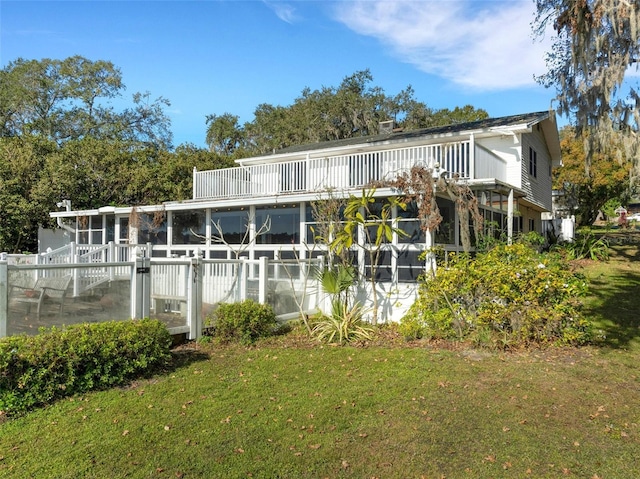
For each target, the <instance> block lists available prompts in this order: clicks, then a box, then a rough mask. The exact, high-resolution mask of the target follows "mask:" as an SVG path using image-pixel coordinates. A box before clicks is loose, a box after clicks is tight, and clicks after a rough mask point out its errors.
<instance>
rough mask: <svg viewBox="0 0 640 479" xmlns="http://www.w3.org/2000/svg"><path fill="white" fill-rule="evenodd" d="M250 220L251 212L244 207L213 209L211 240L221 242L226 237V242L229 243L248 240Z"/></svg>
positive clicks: (214, 242) (216, 242)
mask: <svg viewBox="0 0 640 479" xmlns="http://www.w3.org/2000/svg"><path fill="white" fill-rule="evenodd" d="M248 221H249V214H248V213H247V211H246V210H243V209H232V208H228V209H224V210H221V209H215V210H213V211H212V212H211V223H212V224H211V235H212V238H211V242H212V243H213V244H220V243H223V241H222V239H224V242H227V243H229V244H241V243H242V241H243V239H245V241H248V238H245V232H246V231H247V223H248ZM218 229H219V230H220V231H218ZM220 236H222V238H220ZM216 237H217V238H216Z"/></svg>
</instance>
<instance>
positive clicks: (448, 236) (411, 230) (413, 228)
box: [397, 198, 456, 244]
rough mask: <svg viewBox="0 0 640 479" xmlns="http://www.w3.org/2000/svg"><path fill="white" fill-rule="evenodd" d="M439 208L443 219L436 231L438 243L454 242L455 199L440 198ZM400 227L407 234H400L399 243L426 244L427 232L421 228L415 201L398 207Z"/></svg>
mask: <svg viewBox="0 0 640 479" xmlns="http://www.w3.org/2000/svg"><path fill="white" fill-rule="evenodd" d="M437 201H438V208H439V209H440V215H441V216H442V221H441V223H440V225H439V226H438V228H437V229H436V231H435V242H436V243H438V244H454V241H455V220H456V215H455V207H454V204H453V201H450V200H445V199H443V198H438V200H437ZM397 218H398V228H400V229H401V230H403V231H404V232H405V233H406V236H399V237H398V242H399V243H411V244H424V243H425V241H426V235H425V232H424V231H422V229H421V228H420V220H419V219H418V206H417V205H416V203H415V202H413V201H412V202H410V203H408V204H407V208H406V209H405V210H402V209H400V208H398V214H397Z"/></svg>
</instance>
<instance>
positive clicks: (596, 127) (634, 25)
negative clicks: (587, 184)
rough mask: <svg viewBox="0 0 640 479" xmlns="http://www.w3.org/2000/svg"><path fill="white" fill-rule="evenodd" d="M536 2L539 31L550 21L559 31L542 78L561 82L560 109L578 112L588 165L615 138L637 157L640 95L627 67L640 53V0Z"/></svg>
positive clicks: (575, 114) (549, 82)
mask: <svg viewBox="0 0 640 479" xmlns="http://www.w3.org/2000/svg"><path fill="white" fill-rule="evenodd" d="M536 6H537V16H536V19H535V22H534V29H535V32H536V33H537V35H539V36H542V35H544V34H545V32H546V30H547V27H548V26H553V29H554V30H555V31H556V33H557V38H556V39H555V42H554V44H553V47H552V51H551V52H549V53H548V54H547V58H546V61H547V66H548V72H547V73H546V74H545V75H543V76H541V77H540V78H538V81H539V82H540V83H542V84H543V85H545V86H547V87H550V86H555V87H556V91H557V97H556V99H557V101H558V112H559V113H560V114H563V115H571V116H573V117H574V118H575V126H576V134H577V135H578V137H581V138H584V139H586V140H587V141H586V143H585V145H586V147H587V149H586V156H585V159H586V163H585V164H586V167H587V168H588V167H589V163H590V161H591V159H592V158H593V154H594V153H597V152H602V151H609V150H610V146H611V145H612V144H614V145H620V150H621V152H622V151H624V152H625V153H626V157H627V158H637V155H636V154H637V152H638V146H639V141H638V127H639V126H640V96H638V91H637V89H636V87H634V86H632V85H631V83H630V82H629V78H628V76H627V73H628V72H629V70H630V68H631V67H633V66H634V65H635V66H636V69H637V62H638V60H639V59H640V2H638V0H536ZM585 131H586V132H588V135H587V136H583V135H582V134H583V132H585ZM618 159H621V156H618ZM635 163H636V168H637V167H638V166H639V165H638V161H637V160H636V161H635Z"/></svg>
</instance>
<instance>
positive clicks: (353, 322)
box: [312, 300, 372, 344]
mask: <svg viewBox="0 0 640 479" xmlns="http://www.w3.org/2000/svg"><path fill="white" fill-rule="evenodd" d="M362 315H363V311H362V307H361V306H360V305H359V304H355V305H353V306H351V307H348V306H346V304H345V303H342V302H340V301H335V300H334V301H332V303H331V315H329V316H326V315H323V316H321V317H320V318H319V319H318V320H317V322H316V324H315V326H314V328H313V331H312V334H313V336H315V337H316V338H317V339H319V340H320V341H324V342H326V343H337V344H346V343H350V342H353V341H362V340H365V339H371V331H372V330H371V328H370V327H368V326H366V325H365V324H364V322H363V321H362Z"/></svg>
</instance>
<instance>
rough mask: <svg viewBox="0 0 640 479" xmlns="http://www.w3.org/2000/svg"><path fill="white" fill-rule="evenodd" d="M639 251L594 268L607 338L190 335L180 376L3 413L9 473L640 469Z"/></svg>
mask: <svg viewBox="0 0 640 479" xmlns="http://www.w3.org/2000/svg"><path fill="white" fill-rule="evenodd" d="M637 259H638V248H637V245H623V246H619V247H616V255H615V256H614V258H613V259H612V260H611V261H610V262H608V263H602V264H598V263H595V264H594V263H589V264H587V265H586V266H585V269H584V271H585V274H587V276H589V277H590V278H591V279H592V281H593V282H594V285H595V287H594V290H593V292H594V294H593V296H592V297H591V298H589V299H588V301H587V304H586V308H587V313H588V314H589V315H591V316H592V317H593V318H594V320H595V321H596V323H597V325H598V328H599V329H600V330H601V331H602V334H601V336H600V339H599V340H598V343H597V344H596V345H595V346H592V347H588V348H581V349H550V350H544V351H543V350H533V351H521V352H515V353H496V352H484V351H474V350H471V349H467V348H466V346H465V345H461V344H448V345H433V344H429V343H416V344H413V345H405V344H403V343H402V342H399V341H380V343H381V344H380V345H377V346H370V347H366V348H355V347H320V346H317V345H310V344H308V343H307V342H306V341H305V340H303V339H301V338H300V337H299V336H295V335H290V336H288V337H282V338H277V339H274V340H271V341H268V342H262V343H260V344H259V346H258V347H254V348H251V349H247V348H242V347H226V348H217V347H214V346H211V345H200V346H198V347H196V346H194V345H191V346H189V347H185V348H182V349H181V350H179V351H176V364H175V367H174V369H173V370H171V371H168V372H167V373H166V374H165V375H162V376H157V377H155V378H153V379H151V380H145V381H140V382H136V383H134V384H132V385H130V386H129V387H127V388H123V389H114V390H109V391H101V392H95V393H91V394H88V395H86V396H83V397H76V398H73V399H70V400H65V401H60V402H58V403H55V404H53V405H51V406H49V407H47V408H45V409H42V410H38V411H35V412H33V413H30V414H29V415H27V416H25V417H22V418H18V419H14V420H11V421H6V422H4V423H3V424H0V477H11V478H31V477H34V478H79V477H83V478H114V477H119V478H120V477H130V478H143V477H144V478H146V477H157V478H175V477H184V478H218V477H220V478H246V477H254V478H324V477H329V478H371V477H379V478H412V477H415V478H421V477H426V478H440V477H447V478H485V477H492V478H500V477H535V478H544V477H549V478H551V477H553V478H556V477H565V476H566V477H585V478H636V477H640V463H638V461H637V454H638V451H639V450H640V426H639V424H640V401H638V397H639V393H640V378H639V374H640V373H639V372H638V366H637V365H638V360H639V359H640V329H639V328H638V326H639V324H640V320H639V319H638V318H639V316H638V313H637V312H638V311H640V294H639V293H640V291H639V288H638V286H639V285H640V271H638V270H637V264H638V263H637V262H636V261H637ZM387 336H388V337H391V338H393V334H392V333H391V332H387Z"/></svg>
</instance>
